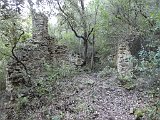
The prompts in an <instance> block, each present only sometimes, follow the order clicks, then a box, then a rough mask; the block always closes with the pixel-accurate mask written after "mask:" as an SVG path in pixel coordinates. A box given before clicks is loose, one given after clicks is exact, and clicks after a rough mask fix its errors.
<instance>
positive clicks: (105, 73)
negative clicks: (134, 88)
mask: <svg viewBox="0 0 160 120" xmlns="http://www.w3.org/2000/svg"><path fill="white" fill-rule="evenodd" d="M112 74H116V69H115V68H110V67H109V66H106V67H105V68H104V69H103V70H102V71H100V72H99V76H100V77H102V78H103V77H107V76H111V75H112Z"/></svg>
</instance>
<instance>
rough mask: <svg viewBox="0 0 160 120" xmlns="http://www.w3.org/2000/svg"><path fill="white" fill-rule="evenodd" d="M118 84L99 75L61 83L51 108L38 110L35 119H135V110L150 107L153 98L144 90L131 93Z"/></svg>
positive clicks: (114, 80)
mask: <svg viewBox="0 0 160 120" xmlns="http://www.w3.org/2000/svg"><path fill="white" fill-rule="evenodd" d="M117 83H118V81H117V80H116V77H114V76H112V77H108V78H106V79H100V78H98V77H97V76H96V75H80V76H77V77H75V78H73V79H72V80H63V81H60V82H58V83H57V84H56V86H55V91H54V96H55V97H54V99H52V102H51V103H50V105H48V107H44V108H43V109H41V110H38V111H36V113H35V116H34V117H32V118H31V119H35V120H135V116H134V114H132V112H133V109H134V108H144V107H145V106H147V103H148V101H149V97H148V96H147V94H146V93H145V92H144V91H143V92H140V91H136V90H132V91H128V90H126V89H124V88H122V87H119V86H118V85H117ZM143 120H147V119H146V118H145V117H144V118H143Z"/></svg>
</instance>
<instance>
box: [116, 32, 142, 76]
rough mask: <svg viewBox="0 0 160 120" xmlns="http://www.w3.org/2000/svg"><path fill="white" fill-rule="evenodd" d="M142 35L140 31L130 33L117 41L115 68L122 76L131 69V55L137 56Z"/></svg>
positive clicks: (129, 72)
mask: <svg viewBox="0 0 160 120" xmlns="http://www.w3.org/2000/svg"><path fill="white" fill-rule="evenodd" d="M142 42H143V41H142V36H141V34H140V33H137V32H135V33H131V34H128V35H126V36H124V38H123V39H122V40H120V41H119V45H118V51H117V70H118V73H119V74H120V75H122V76H128V75H130V74H131V72H132V71H133V63H132V60H131V59H132V57H136V58H138V56H139V55H138V53H139V51H140V50H141V44H142Z"/></svg>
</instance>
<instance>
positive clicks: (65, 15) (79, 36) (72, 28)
mask: <svg viewBox="0 0 160 120" xmlns="http://www.w3.org/2000/svg"><path fill="white" fill-rule="evenodd" d="M57 4H58V7H59V9H60V11H61V12H62V13H63V14H64V17H65V19H66V20H67V22H68V25H69V26H70V28H71V30H72V31H73V32H74V34H75V36H76V37H77V38H82V39H83V40H85V38H84V37H83V36H81V35H78V33H77V31H76V30H75V29H74V27H73V26H72V24H71V22H70V21H69V20H68V16H69V15H68V14H67V13H65V11H64V10H63V9H62V7H61V5H60V3H59V1H57Z"/></svg>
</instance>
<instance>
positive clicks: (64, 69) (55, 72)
mask: <svg viewBox="0 0 160 120" xmlns="http://www.w3.org/2000/svg"><path fill="white" fill-rule="evenodd" d="M45 66H46V70H47V75H48V79H49V80H52V81H54V80H58V79H63V78H70V77H73V76H74V75H76V74H77V73H78V71H77V70H75V66H74V65H71V64H67V63H66V62H64V61H63V62H62V63H60V64H59V65H52V66H51V65H48V64H45Z"/></svg>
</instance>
